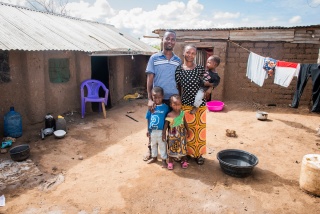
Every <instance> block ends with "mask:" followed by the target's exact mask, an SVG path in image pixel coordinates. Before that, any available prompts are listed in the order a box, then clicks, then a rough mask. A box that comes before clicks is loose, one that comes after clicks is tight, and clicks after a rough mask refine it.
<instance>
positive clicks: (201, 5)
mask: <svg viewBox="0 0 320 214" xmlns="http://www.w3.org/2000/svg"><path fill="white" fill-rule="evenodd" d="M57 1H59V0H57ZM60 1H61V0H60ZM0 2H5V3H10V4H15V5H20V6H27V3H26V2H27V0H0ZM68 2H69V3H68V4H67V11H68V15H69V16H73V17H77V18H81V19H86V20H91V21H98V22H101V23H107V24H112V25H114V26H115V27H116V28H118V29H119V30H120V31H122V32H124V33H128V34H131V35H132V36H134V37H135V38H139V39H140V40H142V41H144V42H146V43H148V44H151V45H155V44H159V43H160V40H159V39H148V38H144V36H157V35H155V34H153V33H152V31H153V30H156V29H206V28H234V27H270V26H282V27H292V26H306V25H319V24H320V0H176V1H170V0H68Z"/></svg>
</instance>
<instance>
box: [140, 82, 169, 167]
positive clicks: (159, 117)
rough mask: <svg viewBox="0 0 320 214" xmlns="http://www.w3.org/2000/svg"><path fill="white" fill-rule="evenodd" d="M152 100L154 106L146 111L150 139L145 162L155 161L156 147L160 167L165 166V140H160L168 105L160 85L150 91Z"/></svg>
mask: <svg viewBox="0 0 320 214" xmlns="http://www.w3.org/2000/svg"><path fill="white" fill-rule="evenodd" d="M151 93H152V100H153V102H154V103H155V108H154V110H153V111H152V112H151V111H150V110H148V111H147V114H146V119H147V120H148V132H147V136H148V137H150V141H151V159H150V160H149V161H148V162H147V163H148V164H150V163H155V162H157V160H158V159H157V156H158V147H159V151H160V156H161V159H162V167H164V168H167V162H166V160H167V157H168V155H167V142H165V141H163V140H162V130H163V128H164V123H165V118H166V116H167V114H168V112H169V106H167V105H166V104H164V103H163V95H164V92H163V89H162V88H161V87H158V86H156V87H154V88H153V89H152V91H151Z"/></svg>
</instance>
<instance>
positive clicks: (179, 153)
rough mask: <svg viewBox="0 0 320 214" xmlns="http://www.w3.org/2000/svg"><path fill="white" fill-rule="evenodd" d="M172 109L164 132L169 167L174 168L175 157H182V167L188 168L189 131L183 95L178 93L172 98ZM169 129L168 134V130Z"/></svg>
mask: <svg viewBox="0 0 320 214" xmlns="http://www.w3.org/2000/svg"><path fill="white" fill-rule="evenodd" d="M170 106H171V108H172V111H171V112H169V113H168V115H167V117H166V122H165V125H164V129H163V132H162V138H163V141H166V140H168V156H169V160H168V169H170V170H172V169H173V158H177V159H181V167H182V168H183V169H186V168H188V162H187V158H186V155H187V147H186V146H187V137H188V133H189V128H188V124H187V122H186V120H185V117H184V111H183V110H181V107H182V103H181V97H180V96H179V95H178V94H175V95H172V96H171V98H170ZM167 130H168V135H167V136H166V132H167Z"/></svg>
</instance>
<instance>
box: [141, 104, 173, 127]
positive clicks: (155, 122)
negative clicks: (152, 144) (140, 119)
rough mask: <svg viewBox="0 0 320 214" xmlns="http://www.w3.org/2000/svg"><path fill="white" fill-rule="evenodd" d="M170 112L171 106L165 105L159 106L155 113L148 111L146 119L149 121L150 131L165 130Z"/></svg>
mask: <svg viewBox="0 0 320 214" xmlns="http://www.w3.org/2000/svg"><path fill="white" fill-rule="evenodd" d="M168 112H169V106H167V105H166V104H164V103H163V104H161V105H157V106H156V108H155V109H154V112H153V113H151V112H150V111H149V110H148V111H147V114H146V119H147V120H148V129H149V130H163V128H164V123H165V118H166V116H167V114H168Z"/></svg>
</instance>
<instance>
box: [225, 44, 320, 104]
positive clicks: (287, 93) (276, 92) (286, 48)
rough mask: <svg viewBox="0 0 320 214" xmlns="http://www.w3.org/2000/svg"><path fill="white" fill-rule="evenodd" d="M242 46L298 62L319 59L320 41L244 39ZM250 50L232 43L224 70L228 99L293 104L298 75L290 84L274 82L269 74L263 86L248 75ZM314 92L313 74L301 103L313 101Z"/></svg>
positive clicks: (259, 52) (226, 97) (273, 56)
mask: <svg viewBox="0 0 320 214" xmlns="http://www.w3.org/2000/svg"><path fill="white" fill-rule="evenodd" d="M237 44H239V45H241V46H242V47H244V48H246V49H248V50H250V51H251V52H254V53H256V54H259V55H261V56H264V57H271V58H274V59H277V60H282V61H288V62H297V63H302V64H303V63H305V64H306V63H317V60H318V57H319V48H320V47H319V45H314V44H293V43H284V42H240V43H237ZM248 56H249V51H247V50H245V49H243V48H241V47H238V46H237V45H235V44H233V43H228V48H227V57H226V60H227V61H226V67H225V71H224V73H225V74H224V85H225V87H224V93H223V94H224V100H237V101H253V102H257V103H261V104H291V102H292V99H293V95H294V92H295V90H296V85H297V78H296V77H294V78H293V80H292V82H291V84H290V85H289V87H287V88H286V87H283V86H279V85H276V84H274V83H273V81H274V78H273V77H269V78H268V79H266V80H265V81H264V85H263V86H262V87H260V86H258V85H256V84H255V83H253V82H251V81H250V80H249V79H248V78H247V77H246V71H247V70H246V69H247V61H248ZM311 95H312V80H311V77H310V78H309V80H308V82H307V85H306V87H305V89H304V91H303V94H302V97H301V100H300V105H309V104H310V99H311Z"/></svg>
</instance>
